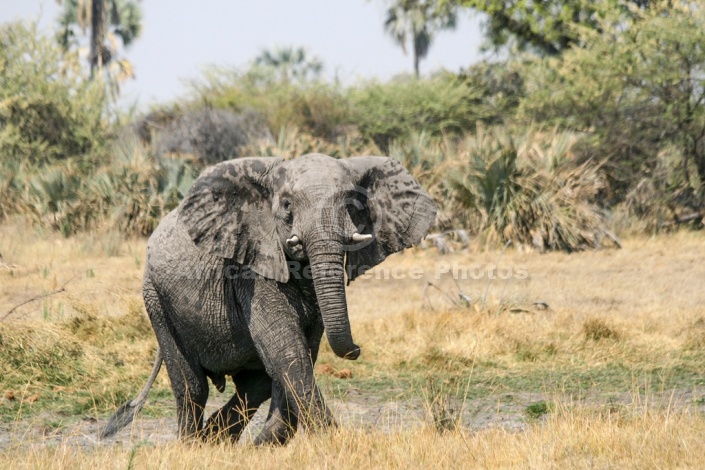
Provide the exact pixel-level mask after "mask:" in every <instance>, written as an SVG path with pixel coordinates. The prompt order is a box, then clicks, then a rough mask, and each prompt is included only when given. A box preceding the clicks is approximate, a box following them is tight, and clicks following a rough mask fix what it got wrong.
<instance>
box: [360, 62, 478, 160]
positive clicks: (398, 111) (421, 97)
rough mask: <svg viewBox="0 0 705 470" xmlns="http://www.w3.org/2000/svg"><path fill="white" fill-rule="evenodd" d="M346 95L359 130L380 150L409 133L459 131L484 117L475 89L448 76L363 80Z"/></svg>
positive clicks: (465, 82) (431, 133)
mask: <svg viewBox="0 0 705 470" xmlns="http://www.w3.org/2000/svg"><path fill="white" fill-rule="evenodd" d="M347 96H348V99H349V100H350V103H351V106H352V108H353V113H354V118H353V119H354V121H353V122H354V123H355V124H356V125H357V126H358V128H359V129H360V133H361V134H362V135H363V136H364V137H366V138H368V139H370V140H372V141H374V142H375V144H377V146H378V147H379V148H380V149H382V151H383V152H386V151H387V150H388V149H389V145H390V143H391V142H392V141H393V140H398V139H400V138H402V137H405V136H407V135H408V134H410V133H412V132H417V133H418V132H421V131H424V132H426V133H428V134H430V135H434V136H438V135H441V134H443V133H451V134H460V133H462V132H463V131H466V130H468V129H470V128H472V127H473V126H474V125H475V122H476V121H478V120H481V119H483V118H484V117H485V115H486V110H485V108H484V107H483V106H482V105H481V98H482V95H481V92H480V90H479V89H475V88H473V87H472V84H471V83H470V82H469V81H467V80H458V79H457V78H456V77H455V76H453V75H451V74H442V75H439V76H437V77H434V78H432V79H429V80H416V79H412V78H411V77H405V78H399V79H396V80H393V81H390V82H388V83H379V82H368V83H364V84H362V85H358V86H356V87H352V88H350V89H349V90H348V94H347Z"/></svg>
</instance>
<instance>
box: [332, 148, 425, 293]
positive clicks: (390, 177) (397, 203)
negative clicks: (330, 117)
mask: <svg viewBox="0 0 705 470" xmlns="http://www.w3.org/2000/svg"><path fill="white" fill-rule="evenodd" d="M341 162H343V164H345V165H346V166H347V167H348V168H349V171H350V173H351V176H352V177H353V180H354V181H356V184H357V185H358V188H359V191H358V196H359V198H360V199H362V200H361V201H360V202H361V203H362V204H361V205H359V207H361V209H360V210H351V211H350V215H351V218H352V221H353V223H354V224H355V225H356V226H357V231H358V232H360V233H364V234H369V233H371V234H373V238H372V240H371V241H370V242H367V243H365V242H363V243H360V244H359V245H353V246H351V247H350V249H349V250H348V253H347V258H346V270H347V273H348V279H349V280H351V281H352V280H354V279H355V278H356V277H357V276H359V275H361V274H362V273H364V272H365V271H367V270H368V269H370V268H372V267H374V266H376V265H377V264H379V263H381V262H382V261H384V259H385V258H386V257H387V256H389V255H391V254H392V253H396V252H398V251H401V250H403V249H404V248H409V247H411V246H413V245H415V244H417V243H419V242H420V241H421V240H422V239H423V237H425V236H426V234H427V233H428V229H429V228H431V225H433V223H434V222H435V220H436V203H435V202H434V201H433V199H432V198H431V196H429V195H428V193H427V192H426V191H425V190H424V189H423V187H422V186H421V185H420V184H419V183H418V181H416V180H415V179H414V177H413V176H411V174H410V173H409V172H408V171H407V170H406V168H404V166H403V165H402V164H401V163H399V162H398V161H397V160H394V159H393V158H389V157H353V158H349V159H347V160H341ZM349 207H351V206H349Z"/></svg>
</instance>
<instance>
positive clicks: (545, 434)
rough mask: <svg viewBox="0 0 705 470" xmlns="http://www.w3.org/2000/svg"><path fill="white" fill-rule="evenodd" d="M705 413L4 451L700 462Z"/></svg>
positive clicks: (346, 464)
mask: <svg viewBox="0 0 705 470" xmlns="http://www.w3.org/2000/svg"><path fill="white" fill-rule="evenodd" d="M704 433H705V420H703V419H702V417H700V416H696V415H693V414H690V413H668V411H659V412H647V413H631V410H627V411H623V412H621V413H598V412H594V411H589V410H585V409H574V408H561V410H560V412H559V413H557V414H555V415H554V416H553V417H551V418H550V419H548V420H547V421H546V422H544V423H540V424H538V423H537V424H534V425H531V426H530V427H529V428H528V429H527V430H525V431H523V432H520V433H516V432H509V431H506V430H504V429H501V428H495V429H489V430H486V431H483V432H468V431H462V430H461V431H456V432H452V433H444V434H438V433H436V432H435V431H434V430H433V429H432V428H429V427H424V428H419V429H414V430H407V431H400V432H395V433H383V432H379V431H372V432H369V431H366V430H356V429H351V428H343V429H339V430H337V431H333V432H329V433H326V434H323V435H313V436H310V435H299V436H298V437H297V438H296V439H294V441H293V442H292V443H291V444H290V445H289V446H287V447H284V448H253V447H251V446H231V445H220V446H215V445H199V444H189V443H176V442H173V443H167V444H157V445H152V444H150V443H140V442H135V443H133V444H132V445H130V446H126V447H121V446H110V447H102V448H93V449H83V450H82V451H78V450H77V449H76V448H75V447H71V446H67V445H59V446H58V447H54V448H49V447H45V446H38V448H36V449H19V450H15V451H13V452H11V453H10V452H6V453H3V454H0V456H1V457H2V458H3V462H2V465H3V466H5V467H6V468H37V469H39V468H67V469H68V468H96V467H105V466H106V463H107V466H108V467H109V468H214V467H217V468H220V467H221V466H225V467H226V468H252V469H259V468H262V469H264V468H336V469H338V468H339V469H346V468H350V469H357V468H561V467H563V468H664V467H667V468H686V467H690V468H699V467H701V465H702V455H703V452H705V443H704V441H703V439H702V436H703V434H704Z"/></svg>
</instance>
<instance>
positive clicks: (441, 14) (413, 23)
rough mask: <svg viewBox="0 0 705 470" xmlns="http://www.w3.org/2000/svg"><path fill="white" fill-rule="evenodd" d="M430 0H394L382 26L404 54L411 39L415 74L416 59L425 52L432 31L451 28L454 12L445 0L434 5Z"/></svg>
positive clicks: (426, 53)
mask: <svg viewBox="0 0 705 470" xmlns="http://www.w3.org/2000/svg"><path fill="white" fill-rule="evenodd" d="M436 3H437V2H433V1H430V0H394V3H393V4H392V6H390V7H389V9H388V10H387V15H386V16H387V18H386V20H385V22H384V29H385V30H386V31H387V32H388V33H389V34H390V35H391V36H392V38H394V41H395V42H396V43H397V44H399V45H400V46H401V48H402V50H403V51H404V54H406V44H407V42H408V41H409V40H411V43H412V46H413V52H414V74H415V75H416V77H417V78H418V77H419V62H420V61H421V59H424V58H425V57H426V56H427V55H428V50H429V49H430V47H431V43H432V42H433V39H434V38H435V35H436V33H438V32H439V31H443V30H446V29H454V28H455V25H456V20H457V17H456V14H455V10H454V9H453V7H452V6H451V5H450V3H449V2H446V3H444V4H443V5H444V6H438V5H437V4H436Z"/></svg>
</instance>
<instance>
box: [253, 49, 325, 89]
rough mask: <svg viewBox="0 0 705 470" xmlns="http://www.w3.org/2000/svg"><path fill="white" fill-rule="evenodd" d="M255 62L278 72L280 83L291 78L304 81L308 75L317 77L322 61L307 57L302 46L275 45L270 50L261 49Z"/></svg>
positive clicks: (287, 81)
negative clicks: (275, 46)
mask: <svg viewBox="0 0 705 470" xmlns="http://www.w3.org/2000/svg"><path fill="white" fill-rule="evenodd" d="M255 64H256V65H259V66H261V67H265V68H270V69H272V70H273V71H275V73H277V74H279V80H280V81H281V83H290V82H291V81H292V80H298V81H302V82H303V81H306V80H307V79H308V78H309V75H311V76H313V77H317V76H319V75H320V74H321V71H322V70H323V63H322V62H321V61H320V59H318V57H312V58H308V57H307V52H306V49H304V48H303V47H299V48H296V49H295V48H293V47H277V48H274V49H272V50H269V49H266V50H263V51H262V52H261V53H260V55H259V56H257V57H256V58H255Z"/></svg>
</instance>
